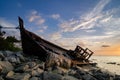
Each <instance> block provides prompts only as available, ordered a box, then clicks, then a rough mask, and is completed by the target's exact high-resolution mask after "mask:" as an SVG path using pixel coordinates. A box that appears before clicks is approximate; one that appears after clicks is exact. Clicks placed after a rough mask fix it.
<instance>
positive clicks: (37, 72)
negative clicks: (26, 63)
mask: <svg viewBox="0 0 120 80" xmlns="http://www.w3.org/2000/svg"><path fill="white" fill-rule="evenodd" d="M41 73H43V70H42V69H39V68H38V69H37V70H32V71H31V75H32V76H41Z"/></svg>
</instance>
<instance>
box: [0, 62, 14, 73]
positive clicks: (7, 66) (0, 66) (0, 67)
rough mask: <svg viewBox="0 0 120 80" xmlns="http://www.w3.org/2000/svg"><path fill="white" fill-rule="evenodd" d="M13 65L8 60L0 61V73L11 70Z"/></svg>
mask: <svg viewBox="0 0 120 80" xmlns="http://www.w3.org/2000/svg"><path fill="white" fill-rule="evenodd" d="M13 69H14V67H13V66H12V64H11V63H10V62H8V61H0V73H7V72H9V71H12V70H13Z"/></svg>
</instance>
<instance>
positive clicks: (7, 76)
mask: <svg viewBox="0 0 120 80" xmlns="http://www.w3.org/2000/svg"><path fill="white" fill-rule="evenodd" d="M13 75H14V72H13V71H9V72H8V73H7V75H6V78H9V77H11V76H13Z"/></svg>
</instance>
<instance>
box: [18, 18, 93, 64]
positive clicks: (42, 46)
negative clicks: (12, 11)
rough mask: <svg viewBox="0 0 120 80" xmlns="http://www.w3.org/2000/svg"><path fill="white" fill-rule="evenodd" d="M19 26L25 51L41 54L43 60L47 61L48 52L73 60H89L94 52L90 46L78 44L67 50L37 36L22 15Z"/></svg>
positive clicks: (30, 53)
mask: <svg viewBox="0 0 120 80" xmlns="http://www.w3.org/2000/svg"><path fill="white" fill-rule="evenodd" d="M19 28H20V34H21V41H22V48H23V52H24V53H25V54H28V55H36V56H39V58H40V59H41V60H42V61H46V58H47V56H48V54H50V53H54V54H58V55H63V56H65V57H67V58H69V59H71V60H73V61H78V62H88V61H89V60H88V59H89V58H90V57H91V55H92V54H93V52H92V51H91V50H89V49H88V48H86V49H83V48H82V47H80V46H77V47H76V48H75V50H67V49H64V48H62V47H60V46H58V45H56V44H53V43H51V42H49V41H47V40H45V39H43V38H41V37H39V36H37V35H36V34H34V33H32V32H30V31H28V30H26V29H25V28H24V23H23V20H22V19H21V18H20V17H19Z"/></svg>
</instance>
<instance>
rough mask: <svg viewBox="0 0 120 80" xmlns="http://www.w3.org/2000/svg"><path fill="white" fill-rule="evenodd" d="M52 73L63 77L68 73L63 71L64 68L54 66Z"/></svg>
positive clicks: (65, 70)
mask: <svg viewBox="0 0 120 80" xmlns="http://www.w3.org/2000/svg"><path fill="white" fill-rule="evenodd" d="M52 72H53V73H58V74H61V75H65V74H66V73H67V72H68V70H67V69H65V68H61V67H58V66H56V67H54V68H53V69H52Z"/></svg>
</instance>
